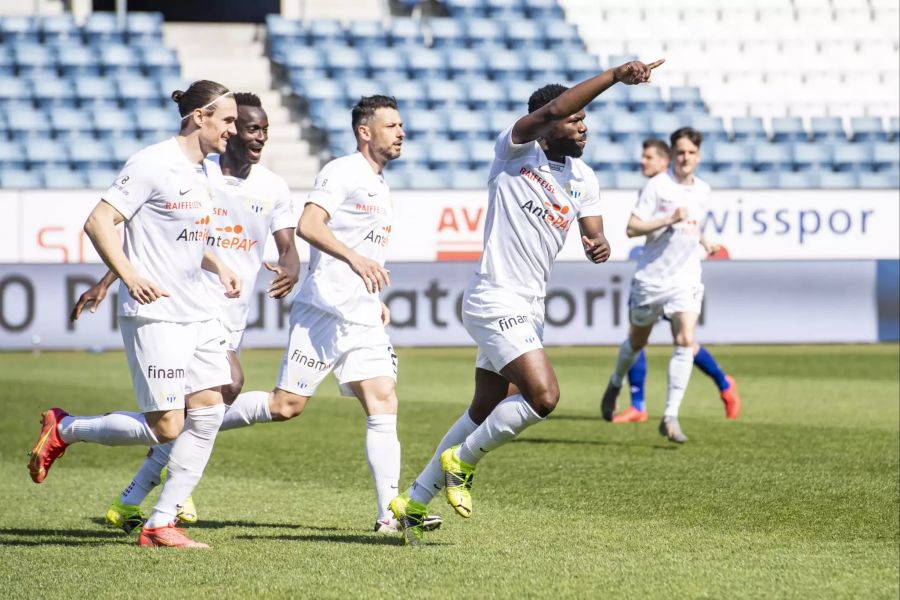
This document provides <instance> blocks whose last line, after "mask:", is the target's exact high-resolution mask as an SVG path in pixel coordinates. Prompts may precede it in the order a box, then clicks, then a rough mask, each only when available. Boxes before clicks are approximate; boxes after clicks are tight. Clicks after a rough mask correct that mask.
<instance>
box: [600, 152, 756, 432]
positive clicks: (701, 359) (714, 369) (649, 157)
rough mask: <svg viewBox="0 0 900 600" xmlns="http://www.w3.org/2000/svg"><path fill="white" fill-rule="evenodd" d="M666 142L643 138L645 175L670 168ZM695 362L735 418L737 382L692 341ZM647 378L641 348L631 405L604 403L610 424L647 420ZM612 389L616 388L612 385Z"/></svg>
mask: <svg viewBox="0 0 900 600" xmlns="http://www.w3.org/2000/svg"><path fill="white" fill-rule="evenodd" d="M669 154H670V149H669V145H668V144H667V143H666V142H664V141H663V140H658V139H655V138H649V139H646V140H644V143H643V152H642V153H641V173H642V174H643V175H644V177H647V178H653V177H656V176H657V175H659V174H660V173H665V172H666V171H667V170H668V168H669ZM694 364H695V365H696V366H697V368H698V369H700V370H701V371H703V372H704V373H705V374H706V375H707V376H708V377H709V378H710V379H712V380H713V381H714V382H715V384H716V387H718V388H719V396H720V398H721V399H722V403H723V404H724V405H725V416H726V417H727V418H729V419H737V418H738V415H739V414H740V412H741V397H740V395H739V394H738V388H737V383H736V382H735V380H734V378H733V377H731V376H730V375H726V374H725V371H723V370H722V368H721V367H720V366H719V363H718V362H717V361H716V359H715V358H713V355H712V354H711V353H710V352H709V350H707V349H706V348H705V347H704V346H701V345H700V344H698V343H697V342H694ZM646 380H647V355H646V353H645V352H644V350H643V349H642V350H641V352H640V354H638V356H637V358H636V359H635V361H634V364H633V365H632V366H631V368H630V369H629V370H628V383H629V391H630V392H631V406H629V407H628V408H627V409H625V410H623V411H622V412H620V413H618V414H616V415H615V416H614V415H613V412H614V411H615V397H613V396H609V397H608V398H607V404H606V405H605V406H604V407H603V410H602V413H603V418H604V419H605V420H607V421H609V420H612V422H613V423H643V422H644V421H646V420H647V418H648V415H647V407H646V404H645V402H644V387H645V382H646ZM613 391H615V388H613Z"/></svg>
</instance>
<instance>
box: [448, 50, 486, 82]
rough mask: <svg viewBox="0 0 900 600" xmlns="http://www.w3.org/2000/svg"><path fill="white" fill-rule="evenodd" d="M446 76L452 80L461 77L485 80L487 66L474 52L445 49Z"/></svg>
mask: <svg viewBox="0 0 900 600" xmlns="http://www.w3.org/2000/svg"><path fill="white" fill-rule="evenodd" d="M445 57H446V61H447V63H446V64H447V72H448V75H449V76H450V77H451V78H453V79H458V78H461V77H478V78H487V65H486V64H485V61H484V60H483V59H482V58H481V55H479V54H478V53H477V52H475V51H474V50H465V49H460V50H452V49H447V50H446V53H445Z"/></svg>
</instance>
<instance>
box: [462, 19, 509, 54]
mask: <svg viewBox="0 0 900 600" xmlns="http://www.w3.org/2000/svg"><path fill="white" fill-rule="evenodd" d="M465 29H466V39H467V41H468V45H469V47H470V48H481V47H482V46H497V45H499V44H503V40H504V33H505V32H504V31H503V27H502V25H501V24H500V22H499V21H492V20H490V19H481V18H477V19H468V20H466V21H465Z"/></svg>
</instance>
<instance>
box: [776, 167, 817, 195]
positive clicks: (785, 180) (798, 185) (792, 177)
mask: <svg viewBox="0 0 900 600" xmlns="http://www.w3.org/2000/svg"><path fill="white" fill-rule="evenodd" d="M818 186H819V174H818V173H816V172H809V171H803V172H793V171H782V172H780V173H778V187H779V188H781V189H790V190H808V189H813V188H816V187H818Z"/></svg>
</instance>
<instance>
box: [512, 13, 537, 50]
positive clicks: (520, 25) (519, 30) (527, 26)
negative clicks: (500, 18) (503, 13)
mask: <svg viewBox="0 0 900 600" xmlns="http://www.w3.org/2000/svg"><path fill="white" fill-rule="evenodd" d="M504 36H505V38H506V44H507V46H509V47H510V48H511V49H513V50H519V49H522V48H535V49H543V48H544V45H545V44H544V33H543V29H542V27H541V26H540V25H539V24H538V22H536V21H532V20H530V19H524V18H520V19H514V20H508V21H505V23H504Z"/></svg>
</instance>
